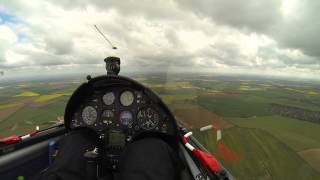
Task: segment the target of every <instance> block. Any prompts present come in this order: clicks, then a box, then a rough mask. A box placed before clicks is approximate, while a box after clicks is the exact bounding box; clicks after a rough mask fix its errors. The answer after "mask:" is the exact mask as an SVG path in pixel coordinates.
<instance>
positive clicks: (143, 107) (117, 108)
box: [70, 87, 170, 136]
mask: <svg viewBox="0 0 320 180" xmlns="http://www.w3.org/2000/svg"><path fill="white" fill-rule="evenodd" d="M78 127H89V128H91V129H94V130H95V131H96V132H98V133H99V134H102V135H104V134H105V133H106V132H109V131H110V132H111V131H113V132H115V131H116V132H121V133H124V134H125V135H126V136H135V135H138V134H139V133H141V132H146V131H147V132H148V131H149V132H160V133H170V123H169V117H168V115H167V114H166V113H165V112H164V110H163V109H161V108H160V107H159V106H157V105H156V104H155V103H153V102H152V100H151V99H150V98H149V97H148V96H147V95H146V94H145V93H144V92H143V91H139V90H135V89H132V88H127V87H113V88H108V89H107V90H95V91H94V92H93V94H92V95H91V96H89V97H88V98H87V99H86V100H85V101H84V102H83V103H82V104H81V105H80V106H79V107H78V109H77V110H76V112H75V113H74V115H73V117H72V119H71V122H70V128H71V129H73V128H78Z"/></svg>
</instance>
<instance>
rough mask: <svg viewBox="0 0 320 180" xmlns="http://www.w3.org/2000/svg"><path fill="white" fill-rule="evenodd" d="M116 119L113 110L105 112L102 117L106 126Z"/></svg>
mask: <svg viewBox="0 0 320 180" xmlns="http://www.w3.org/2000/svg"><path fill="white" fill-rule="evenodd" d="M113 118H114V113H113V111H111V110H104V111H103V112H102V115H101V119H102V122H103V123H105V124H111V123H112V120H113Z"/></svg>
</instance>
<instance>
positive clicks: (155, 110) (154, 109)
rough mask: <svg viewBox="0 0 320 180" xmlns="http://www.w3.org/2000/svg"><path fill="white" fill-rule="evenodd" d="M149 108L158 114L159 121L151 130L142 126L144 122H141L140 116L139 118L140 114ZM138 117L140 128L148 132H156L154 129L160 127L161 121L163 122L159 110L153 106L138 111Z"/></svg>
mask: <svg viewBox="0 0 320 180" xmlns="http://www.w3.org/2000/svg"><path fill="white" fill-rule="evenodd" d="M148 108H150V109H152V110H153V111H154V112H156V113H157V114H158V120H157V122H156V123H155V125H154V126H153V127H151V128H145V127H144V126H143V125H142V122H141V121H140V120H139V117H138V116H139V113H140V112H141V111H142V110H146V109H148ZM136 116H137V117H136V121H137V123H138V125H139V127H140V128H141V129H143V130H147V131H151V130H154V129H155V128H156V127H157V126H158V125H159V123H160V121H161V119H162V118H161V114H160V112H159V110H157V109H156V108H154V107H153V106H146V107H143V108H140V109H139V110H138V112H137V115H136Z"/></svg>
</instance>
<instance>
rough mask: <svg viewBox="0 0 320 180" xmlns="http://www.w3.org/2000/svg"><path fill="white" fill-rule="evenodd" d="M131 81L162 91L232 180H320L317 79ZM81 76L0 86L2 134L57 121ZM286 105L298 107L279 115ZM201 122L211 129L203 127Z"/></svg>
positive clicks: (144, 78) (158, 78)
mask: <svg viewBox="0 0 320 180" xmlns="http://www.w3.org/2000/svg"><path fill="white" fill-rule="evenodd" d="M134 79H136V80H138V81H140V82H141V83H143V84H144V85H146V86H148V87H149V88H151V89H152V90H154V91H155V92H156V93H157V94H158V95H160V97H161V98H162V99H163V101H164V102H165V103H166V104H167V105H168V106H169V108H170V110H171V111H172V112H173V113H174V115H175V116H176V118H177V120H178V122H179V123H180V124H181V125H182V126H185V127H187V128H189V129H190V130H192V131H193V132H194V136H195V137H197V138H198V140H199V141H200V142H201V143H202V144H203V145H205V147H206V148H207V149H208V150H209V151H211V152H212V153H214V154H215V155H216V157H217V158H218V159H219V160H220V161H221V162H222V163H223V164H224V165H225V166H226V168H227V169H229V170H230V171H231V173H232V174H233V175H234V176H235V177H236V178H237V179H299V180H300V179H317V178H318V179H320V168H319V164H320V157H319V156H320V153H319V149H320V119H317V118H318V117H315V119H312V120H309V119H306V118H305V117H304V116H305V114H304V113H307V112H313V113H314V114H315V115H317V113H318V112H320V86H319V85H318V84H317V83H313V82H306V83H301V82H293V81H284V80H281V81H280V80H270V79H268V80H263V79H259V80H252V79H250V80H248V79H246V78H244V79H241V78H236V79H235V78H234V79H233V78H230V77H215V76H204V77H197V78H195V77H192V76H182V75H181V76H179V75H177V76H176V77H175V78H173V80H170V81H169V80H168V79H167V77H165V78H164V77H162V76H158V75H153V76H144V75H136V76H134ZM80 82H81V81H79V80H78V79H67V80H66V79H63V80H55V81H52V80H48V81H37V82H20V83H12V84H5V85H0V86H3V88H0V138H3V137H7V136H11V135H23V134H26V133H29V132H31V131H32V130H34V129H35V127H36V126H40V128H46V127H50V126H53V125H55V124H57V123H60V121H61V118H62V117H63V113H64V108H65V105H66V103H67V101H68V98H69V96H70V95H71V94H72V92H73V91H74V90H75V88H76V87H77V86H79V85H80ZM279 107H283V108H282V109H281V108H280V109H279ZM274 108H278V109H276V111H273V110H272V109H274ZM286 109H291V111H292V110H295V109H299V112H291V111H290V113H288V112H287V111H286V112H285V113H281V112H282V111H284V110H286ZM297 113H298V114H297ZM206 125H213V129H212V130H209V131H206V132H200V131H199V128H200V127H203V126H206ZM217 130H221V132H222V139H219V140H217V135H216V131H217Z"/></svg>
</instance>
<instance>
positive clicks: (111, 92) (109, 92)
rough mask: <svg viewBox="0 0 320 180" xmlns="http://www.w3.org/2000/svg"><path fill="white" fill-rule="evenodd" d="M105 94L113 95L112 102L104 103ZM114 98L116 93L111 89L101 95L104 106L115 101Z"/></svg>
mask: <svg viewBox="0 0 320 180" xmlns="http://www.w3.org/2000/svg"><path fill="white" fill-rule="evenodd" d="M107 94H112V95H113V100H112V102H111V103H110V104H109V103H106V101H105V96H107ZM115 100H116V94H115V93H114V92H113V91H108V92H106V93H104V94H103V96H102V102H103V104H104V105H106V106H111V105H113V104H114V103H115Z"/></svg>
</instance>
